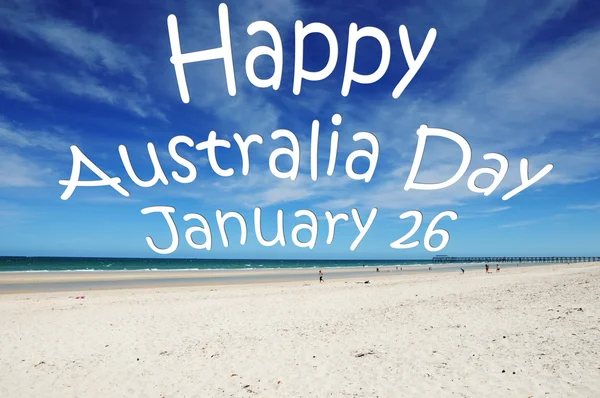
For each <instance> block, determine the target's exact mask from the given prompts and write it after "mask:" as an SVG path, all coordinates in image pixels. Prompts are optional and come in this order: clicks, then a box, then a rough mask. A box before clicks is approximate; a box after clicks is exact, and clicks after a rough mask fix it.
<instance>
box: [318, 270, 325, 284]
mask: <svg viewBox="0 0 600 398" xmlns="http://www.w3.org/2000/svg"><path fill="white" fill-rule="evenodd" d="M320 282H325V281H324V280H323V271H321V270H319V283H320Z"/></svg>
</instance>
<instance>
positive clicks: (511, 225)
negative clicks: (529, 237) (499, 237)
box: [499, 220, 539, 228]
mask: <svg viewBox="0 0 600 398" xmlns="http://www.w3.org/2000/svg"><path fill="white" fill-rule="evenodd" d="M538 221H539V220H523V221H516V222H513V223H508V224H502V225H500V226H499V228H520V227H526V226H528V225H531V224H535V223H536V222H538Z"/></svg>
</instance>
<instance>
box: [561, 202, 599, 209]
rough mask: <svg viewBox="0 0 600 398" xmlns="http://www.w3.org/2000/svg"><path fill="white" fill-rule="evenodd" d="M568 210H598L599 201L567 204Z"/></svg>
mask: <svg viewBox="0 0 600 398" xmlns="http://www.w3.org/2000/svg"><path fill="white" fill-rule="evenodd" d="M567 209H569V210H600V203H594V204H588V205H571V206H567Z"/></svg>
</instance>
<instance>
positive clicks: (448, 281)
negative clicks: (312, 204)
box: [0, 264, 600, 398]
mask: <svg viewBox="0 0 600 398" xmlns="http://www.w3.org/2000/svg"><path fill="white" fill-rule="evenodd" d="M325 276H326V277H327V273H326V274H325ZM32 277H35V276H28V278H32ZM316 279H317V278H316V277H315V281H313V282H310V283H306V282H277V283H264V284H257V283H253V284H245V285H213V286H205V285H204V286H191V287H163V288H153V289H129V290H102V291H100V290H98V291H86V292H53V293H29V294H5V295H0V326H1V327H0V358H1V360H0V396H2V397H36V398H40V397H66V396H72V397H157V398H161V397H166V398H171V397H203V398H205V397H254V396H264V397H343V396H353V397H423V396H431V397H439V396H464V397H598V396H600V264H571V265H547V266H539V267H528V268H512V269H503V270H502V271H501V272H500V273H496V272H495V271H494V272H493V273H490V274H485V272H484V271H483V270H481V271H468V272H467V273H466V274H465V275H460V274H459V273H455V272H451V273H426V272H425V273H414V274H408V273H407V274H402V273H394V272H390V273H388V274H386V275H380V276H378V277H377V278H371V283H370V284H362V283H361V284H359V283H357V280H355V279H348V280H346V281H343V280H336V281H327V282H325V283H323V284H319V283H318V281H317V280H316ZM80 294H85V296H86V297H85V299H83V300H80V299H75V297H76V296H78V295H80Z"/></svg>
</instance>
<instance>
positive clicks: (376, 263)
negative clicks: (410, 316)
mask: <svg viewBox="0 0 600 398" xmlns="http://www.w3.org/2000/svg"><path fill="white" fill-rule="evenodd" d="M431 263H432V261H431V260H381V261H380V260H368V261H355V260H219V259H162V258H87V257H85V258H83V257H0V272H27V271H29V272H34V271H38V272H40V271H124V270H127V271H148V270H151V271H167V270H168V271H174V270H227V269H279V268H288V269H291V268H341V267H362V266H363V265H364V266H367V267H385V266H398V267H406V266H415V265H429V264H431Z"/></svg>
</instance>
